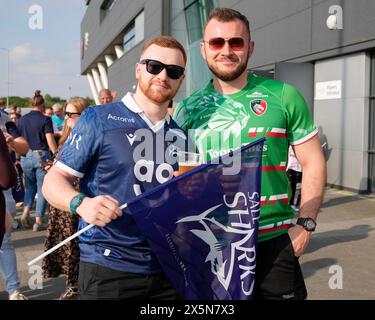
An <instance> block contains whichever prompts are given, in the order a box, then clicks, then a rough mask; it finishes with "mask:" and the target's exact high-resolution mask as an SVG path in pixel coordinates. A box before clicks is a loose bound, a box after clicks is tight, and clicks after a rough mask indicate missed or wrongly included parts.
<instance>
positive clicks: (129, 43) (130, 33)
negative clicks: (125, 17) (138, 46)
mask: <svg viewBox="0 0 375 320" xmlns="http://www.w3.org/2000/svg"><path fill="white" fill-rule="evenodd" d="M134 46H135V23H134V21H133V22H132V23H131V24H130V25H129V26H128V28H127V30H126V31H125V36H124V51H125V52H128V51H129V50H130V49H131V48H133V47H134Z"/></svg>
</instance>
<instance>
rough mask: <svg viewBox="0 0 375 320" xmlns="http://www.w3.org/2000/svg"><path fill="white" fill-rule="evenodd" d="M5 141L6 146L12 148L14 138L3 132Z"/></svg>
mask: <svg viewBox="0 0 375 320" xmlns="http://www.w3.org/2000/svg"><path fill="white" fill-rule="evenodd" d="M4 137H5V141H6V143H7V144H8V145H10V146H13V143H14V138H13V137H12V136H11V135H10V134H9V133H7V132H4Z"/></svg>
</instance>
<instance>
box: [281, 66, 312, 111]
mask: <svg viewBox="0 0 375 320" xmlns="http://www.w3.org/2000/svg"><path fill="white" fill-rule="evenodd" d="M275 80H278V81H281V82H287V83H290V84H292V85H293V86H295V87H296V88H297V89H298V90H299V92H300V93H301V94H302V96H303V97H304V98H305V100H306V103H307V105H308V107H309V110H310V112H311V114H313V104H314V66H313V64H311V63H285V62H282V63H277V64H276V66H275Z"/></svg>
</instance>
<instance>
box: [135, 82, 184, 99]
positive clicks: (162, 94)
mask: <svg viewBox="0 0 375 320" xmlns="http://www.w3.org/2000/svg"><path fill="white" fill-rule="evenodd" d="M153 84H160V85H163V86H164V87H165V88H164V89H163V90H160V89H159V90H157V89H155V88H154V87H153V86H152V85H153ZM138 85H139V88H140V90H141V91H142V92H143V94H144V95H145V96H146V97H147V98H148V99H150V100H151V101H153V102H156V103H158V104H161V103H164V102H167V101H169V100H172V99H173V98H174V96H175V95H176V93H177V91H178V89H179V88H180V85H181V83H180V84H179V85H178V86H177V87H176V88H175V89H172V88H171V86H170V85H169V84H168V83H167V82H165V81H157V80H151V81H149V82H148V83H146V82H144V81H142V79H139V82H138Z"/></svg>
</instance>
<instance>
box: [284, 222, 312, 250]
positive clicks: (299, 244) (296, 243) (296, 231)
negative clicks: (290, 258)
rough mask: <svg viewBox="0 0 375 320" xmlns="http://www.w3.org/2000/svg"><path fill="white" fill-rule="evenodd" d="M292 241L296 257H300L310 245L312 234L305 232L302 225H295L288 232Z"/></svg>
mask: <svg viewBox="0 0 375 320" xmlns="http://www.w3.org/2000/svg"><path fill="white" fill-rule="evenodd" d="M288 233H289V237H290V240H291V241H292V246H293V249H294V255H295V256H296V257H300V256H301V255H302V254H303V253H304V252H305V250H306V247H307V245H308V244H309V241H310V237H311V232H309V231H307V230H305V228H303V227H302V226H300V225H295V226H294V227H291V228H289V230H288Z"/></svg>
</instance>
